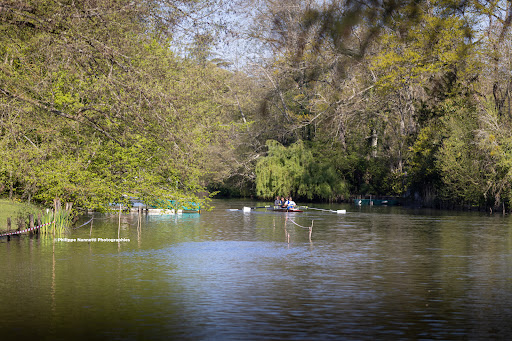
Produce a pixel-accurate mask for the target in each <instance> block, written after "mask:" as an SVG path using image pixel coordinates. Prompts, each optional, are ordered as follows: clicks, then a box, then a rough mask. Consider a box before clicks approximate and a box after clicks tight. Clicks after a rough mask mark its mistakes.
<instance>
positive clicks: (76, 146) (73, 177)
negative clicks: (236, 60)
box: [0, 0, 237, 208]
mask: <svg viewBox="0 0 512 341" xmlns="http://www.w3.org/2000/svg"><path fill="white" fill-rule="evenodd" d="M189 6H194V2H188V1H184V2H182V3H181V4H180V3H178V2H167V1H132V2H130V3H123V2H118V1H111V0H101V1H70V2H63V3H57V2H55V3H54V2H39V1H28V2H22V1H7V2H4V3H3V4H2V7H1V8H2V9H1V11H0V20H1V24H2V26H1V31H0V33H1V35H0V40H1V41H2V45H1V46H2V47H1V48H0V57H1V58H0V59H1V60H2V63H1V66H0V101H1V104H2V108H3V109H4V110H3V111H2V120H1V121H0V127H1V128H0V129H1V131H2V135H1V144H2V145H3V146H5V148H6V149H4V150H3V151H2V154H3V156H5V159H6V160H10V161H9V162H6V163H4V164H2V165H1V166H0V167H1V168H0V174H1V176H2V177H3V178H5V179H9V182H10V188H12V191H16V190H18V194H20V195H24V196H25V197H27V196H28V197H29V198H30V197H35V198H37V199H39V200H42V201H44V202H48V201H51V200H52V199H53V198H56V197H58V198H61V199H62V200H70V201H74V202H75V203H76V204H77V205H78V206H81V207H87V208H98V207H103V208H104V207H107V205H108V204H109V203H111V202H113V201H117V202H119V201H120V200H123V198H126V196H130V195H132V196H136V197H140V198H143V199H145V200H152V199H155V198H159V199H165V198H169V199H171V198H172V199H174V200H182V201H184V200H197V199H198V198H197V194H198V193H199V192H201V191H203V190H204V183H203V177H204V175H205V174H206V173H207V172H209V171H211V170H212V166H213V162H212V161H209V162H207V160H211V155H212V154H211V151H212V149H213V148H215V147H216V146H217V145H218V144H222V143H224V141H225V139H224V136H225V132H226V131H229V130H236V129H237V125H236V124H232V120H231V118H232V116H231V115H232V113H236V112H237V111H236V110H235V108H234V107H227V106H225V105H224V101H223V98H224V96H225V93H226V87H225V86H223V85H224V84H225V83H226V82H225V81H226V80H229V79H230V77H231V75H230V74H229V73H226V72H224V71H222V70H220V69H218V68H217V67H215V66H214V65H210V64H208V63H202V64H201V65H198V64H197V63H194V62H193V61H190V60H184V59H182V58H179V57H177V56H175V55H174V54H173V53H172V52H171V49H170V39H169V38H170V36H169V34H170V33H171V31H172V27H169V26H166V25H167V24H170V23H174V24H176V22H178V21H179V20H180V18H183V16H186V13H183V11H184V10H185V9H186V8H190V7H189ZM164 24H165V25H164ZM19 155H22V157H21V158H20V157H19ZM18 159H19V160H23V162H19V163H17V162H16V160H18Z"/></svg>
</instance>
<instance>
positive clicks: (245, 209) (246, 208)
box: [243, 207, 251, 212]
mask: <svg viewBox="0 0 512 341" xmlns="http://www.w3.org/2000/svg"><path fill="white" fill-rule="evenodd" d="M243 211H244V212H251V208H250V207H244V209H243Z"/></svg>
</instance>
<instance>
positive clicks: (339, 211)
mask: <svg viewBox="0 0 512 341" xmlns="http://www.w3.org/2000/svg"><path fill="white" fill-rule="evenodd" d="M336 213H338V214H345V213H347V210H337V211H336Z"/></svg>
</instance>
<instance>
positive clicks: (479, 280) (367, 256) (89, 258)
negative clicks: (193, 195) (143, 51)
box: [0, 201, 512, 340]
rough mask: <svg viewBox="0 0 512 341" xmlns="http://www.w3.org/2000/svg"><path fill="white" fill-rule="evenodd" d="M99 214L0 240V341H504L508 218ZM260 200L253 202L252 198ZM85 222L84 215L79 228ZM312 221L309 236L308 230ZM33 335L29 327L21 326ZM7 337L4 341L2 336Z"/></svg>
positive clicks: (510, 257) (511, 254)
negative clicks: (62, 235) (59, 233)
mask: <svg viewBox="0 0 512 341" xmlns="http://www.w3.org/2000/svg"><path fill="white" fill-rule="evenodd" d="M217 204H218V205H217V206H218V207H217V208H216V209H215V210H213V211H212V212H204V213H201V214H183V215H180V216H178V215H176V216H143V217H141V218H142V219H141V220H140V222H139V218H138V216H137V215H136V214H132V215H123V216H122V217H121V223H120V225H119V221H118V217H105V216H96V217H95V219H94V221H93V227H92V232H91V230H90V226H89V225H88V226H86V227H84V228H80V229H77V230H73V231H71V232H70V233H69V234H68V235H66V237H67V238H69V239H77V238H90V237H92V238H117V236H118V228H119V227H120V230H119V236H120V238H124V239H129V240H130V241H129V242H119V243H117V242H57V241H54V240H52V239H51V238H46V239H45V238H40V239H30V238H27V237H21V238H13V239H12V240H11V241H10V242H6V240H5V239H2V240H0V260H1V261H0V273H1V274H2V275H1V276H2V281H0V291H1V292H2V293H3V296H2V304H0V321H1V322H0V326H1V327H2V329H3V331H4V334H3V336H5V338H6V339H15V338H19V337H37V338H38V339H56V338H57V339H58V338H60V339H68V338H71V337H72V338H74V339H76V338H83V339H87V338H97V337H98V336H99V337H101V338H113V339H116V338H119V339H179V340H184V339H189V340H198V339H218V340H241V339H243V340H261V339H275V340H282V339H327V340H328V339H333V340H338V339H349V340H350V339H353V340H364V339H375V338H376V339H461V338H462V339H489V338H491V339H503V338H506V335H510V333H511V332H512V326H511V325H510V323H509V321H510V320H511V318H512V304H511V303H512V227H511V226H512V220H510V217H508V216H506V217H503V216H488V215H485V214H476V213H454V212H436V211H419V210H407V209H402V208H396V207H389V208H387V207H362V208H360V207H354V206H339V207H338V206H336V207H333V209H337V208H343V209H347V214H344V215H339V214H336V213H328V212H321V211H315V212H305V213H303V214H293V215H287V214H285V213H274V212H266V211H264V210H261V211H252V212H250V213H244V212H241V211H230V210H228V209H231V208H240V207H243V206H256V205H257V204H258V203H254V202H242V203H241V202H236V201H219V202H217ZM260 204H261V203H260ZM87 220H88V219H86V218H84V222H85V221H87ZM312 222H313V230H312V235H311V239H310V237H309V227H310V226H311V225H312ZM27 326H30V328H27ZM3 339H4V337H3Z"/></svg>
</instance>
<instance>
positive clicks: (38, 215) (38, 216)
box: [35, 213, 43, 234]
mask: <svg viewBox="0 0 512 341" xmlns="http://www.w3.org/2000/svg"><path fill="white" fill-rule="evenodd" d="M42 221H43V219H42V218H41V213H38V214H37V226H39V228H38V229H36V231H35V232H36V234H39V231H40V230H41V225H42V224H43V223H42Z"/></svg>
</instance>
